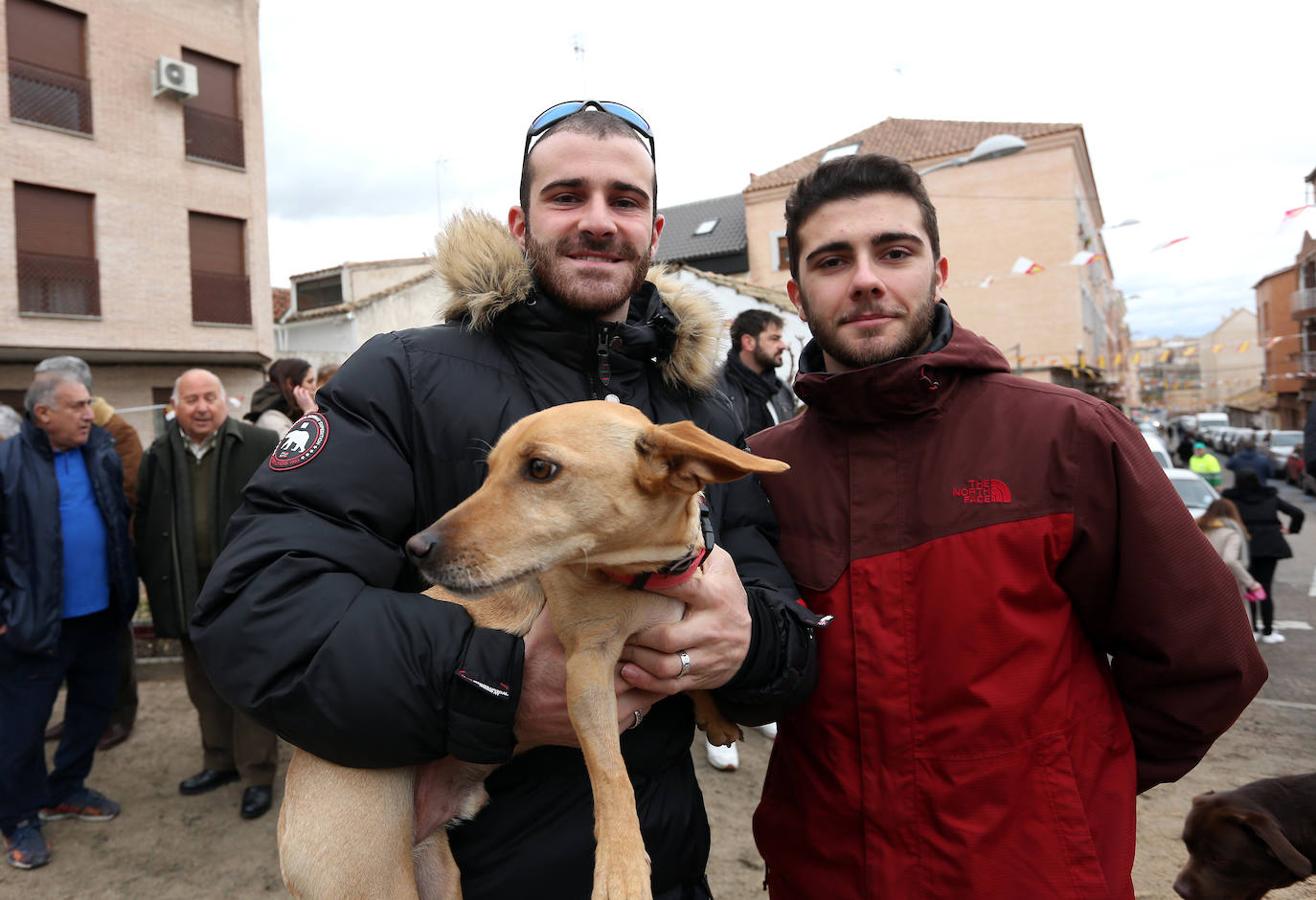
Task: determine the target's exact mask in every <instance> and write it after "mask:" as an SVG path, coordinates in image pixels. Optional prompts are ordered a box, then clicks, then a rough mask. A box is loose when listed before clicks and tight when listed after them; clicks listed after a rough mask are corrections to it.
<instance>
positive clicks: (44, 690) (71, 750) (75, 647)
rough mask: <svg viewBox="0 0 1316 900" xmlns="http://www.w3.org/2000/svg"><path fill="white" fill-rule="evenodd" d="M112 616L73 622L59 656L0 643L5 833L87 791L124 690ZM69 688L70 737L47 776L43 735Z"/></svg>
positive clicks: (0, 813) (0, 802) (0, 811)
mask: <svg viewBox="0 0 1316 900" xmlns="http://www.w3.org/2000/svg"><path fill="white" fill-rule="evenodd" d="M118 631H119V629H118V627H117V626H116V625H115V624H114V617H113V615H112V614H111V613H110V612H109V611H105V612H99V613H94V614H92V615H90V616H79V617H78V618H76V619H65V620H64V621H63V623H61V627H60V637H59V646H58V647H57V648H56V649H55V652H54V653H53V654H52V655H45V654H29V653H19V652H17V651H15V650H11V649H9V648H8V646H7V645H6V644H5V639H4V638H3V637H0V831H3V832H4V833H5V834H6V835H9V834H12V833H13V830H14V826H16V825H17V824H18V823H19V822H21V821H23V820H24V819H30V818H34V817H35V816H36V814H37V810H38V809H40V808H41V807H43V806H54V805H55V804H57V803H60V802H62V801H63V800H64V799H66V798H67V797H68V796H69V795H70V794H72V793H73V792H74V791H76V790H78V789H80V788H81V787H82V786H83V779H85V778H86V777H87V773H88V772H90V771H91V763H92V758H93V757H94V756H95V754H96V742H97V741H98V740H100V736H101V735H102V734H103V733H104V732H105V726H106V725H108V724H109V721H110V711H111V710H112V709H113V707H114V695H115V690H116V689H117V687H118V674H119V651H120V648H121V646H122V643H121V641H120V639H119V635H118V633H117V632H118ZM66 681H67V682H68V697H67V700H66V701H65V707H64V735H63V737H61V738H60V741H59V747H58V748H56V750H55V770H54V771H53V772H50V773H47V771H46V753H45V742H44V740H43V735H44V733H45V729H46V723H47V722H48V721H49V720H50V712H51V710H52V709H53V708H54V706H55V698H56V697H57V696H59V687H60V685H61V684H62V683H64V682H66Z"/></svg>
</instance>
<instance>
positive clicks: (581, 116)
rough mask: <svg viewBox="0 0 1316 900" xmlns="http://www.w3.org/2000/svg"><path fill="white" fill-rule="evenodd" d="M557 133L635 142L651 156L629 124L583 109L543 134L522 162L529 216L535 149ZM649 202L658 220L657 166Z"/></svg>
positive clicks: (524, 202)
mask: <svg viewBox="0 0 1316 900" xmlns="http://www.w3.org/2000/svg"><path fill="white" fill-rule="evenodd" d="M558 132H567V133H569V134H586V135H589V136H590V137H593V138H595V139H596V140H600V141H605V140H607V139H608V138H614V137H628V138H633V139H635V140H636V141H638V142H639V144H640V146H641V147H643V148H644V154H645V156H648V155H649V144H648V143H647V142H646V141H645V139H644V137H643V136H642V135H641V134H640V133H639V132H638V131H636V130H635V129H634V128H632V127H631V126H630V125H627V124H626V120H625V119H620V118H618V117H617V116H614V115H613V114H612V113H605V112H603V111H602V110H598V109H582V110H581V111H580V112H578V113H573V114H572V115H569V116H567V117H566V118H565V119H563V120H562V121H560V122H555V123H553V124H552V125H550V126H549V127H548V128H547V129H545V130H544V133H543V134H541V135H539V137H537V138H535V143H534V145H533V146H531V148H530V153H529V154H527V155H526V158H525V159H524V160H523V161H522V162H521V195H520V196H521V209H523V210H525V211H526V212H527V213H529V211H530V182H532V181H534V179H535V175H534V171H533V169H532V168H531V165H530V162H531V159H532V157H534V155H535V147H538V146H539V145H540V144H542V143H543V142H544V141H546V140H548V138H549V137H551V136H552V135H555V134H557V133H558ZM649 199H650V201H651V202H652V203H653V215H654V216H655V218H656V217H657V215H658V169H657V167H656V164H655V168H654V173H653V196H652V197H650V198H649Z"/></svg>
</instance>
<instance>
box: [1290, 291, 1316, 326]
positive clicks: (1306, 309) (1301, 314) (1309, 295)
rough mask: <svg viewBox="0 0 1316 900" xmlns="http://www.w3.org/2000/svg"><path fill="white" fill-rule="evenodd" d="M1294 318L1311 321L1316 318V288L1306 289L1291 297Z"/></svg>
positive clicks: (1295, 292) (1294, 293) (1296, 292)
mask: <svg viewBox="0 0 1316 900" xmlns="http://www.w3.org/2000/svg"><path fill="white" fill-rule="evenodd" d="M1289 307H1290V308H1291V309H1292V310H1293V318H1295V319H1310V318H1312V317H1314V316H1316V287H1309V288H1304V289H1303V290H1300V291H1294V292H1293V293H1292V294H1290V295H1289Z"/></svg>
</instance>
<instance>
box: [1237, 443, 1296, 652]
mask: <svg viewBox="0 0 1316 900" xmlns="http://www.w3.org/2000/svg"><path fill="white" fill-rule="evenodd" d="M1224 497H1225V498H1226V499H1228V500H1232V501H1234V505H1235V506H1237V507H1238V515H1239V518H1240V519H1241V520H1242V522H1243V525H1244V527H1246V528H1247V530H1248V533H1249V534H1250V535H1251V536H1252V537H1251V539H1250V540H1249V541H1248V554H1249V555H1250V556H1251V562H1250V563H1249V564H1248V567H1247V570H1248V572H1249V573H1250V574H1251V575H1252V577H1253V578H1255V579H1256V580H1257V581H1258V582H1260V583H1261V587H1262V589H1263V590H1264V591H1265V596H1264V599H1262V600H1261V601H1260V602H1259V603H1253V604H1250V605H1251V607H1252V631H1253V632H1254V633H1255V632H1256V631H1257V613H1258V609H1257V607H1260V610H1259V612H1260V614H1261V641H1262V642H1263V643H1266V644H1278V643H1280V642H1281V641H1283V640H1284V635H1282V634H1280V633H1279V632H1278V631H1275V630H1274V625H1275V600H1274V597H1275V592H1274V590H1273V589H1272V588H1271V582H1272V581H1273V580H1274V578H1275V566H1277V565H1278V564H1279V561H1280V560H1281V559H1288V558H1290V557H1291V556H1293V549H1292V548H1291V547H1290V546H1289V542H1288V541H1286V540H1284V534H1285V531H1286V529H1285V528H1284V526H1283V524H1282V523H1281V522H1280V519H1279V515H1278V514H1279V513H1284V515H1286V516H1288V517H1289V526H1288V529H1287V532H1288V533H1289V534H1297V533H1298V532H1299V531H1301V530H1302V520H1303V519H1305V518H1306V514H1305V513H1303V511H1302V510H1301V509H1299V508H1298V507H1296V506H1294V505H1293V504H1292V503H1289V502H1288V501H1286V500H1283V499H1282V498H1281V497H1280V496H1279V493H1278V491H1276V490H1275V489H1274V488H1273V487H1269V486H1267V485H1263V484H1262V483H1261V479H1259V478H1257V473H1256V472H1253V471H1252V470H1251V469H1245V470H1243V471H1241V472H1235V473H1234V486H1233V487H1231V488H1229V489H1228V490H1226V491H1225V492H1224Z"/></svg>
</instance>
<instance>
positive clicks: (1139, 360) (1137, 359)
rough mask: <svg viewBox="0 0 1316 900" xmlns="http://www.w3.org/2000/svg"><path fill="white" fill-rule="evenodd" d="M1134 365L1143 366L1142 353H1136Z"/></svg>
mask: <svg viewBox="0 0 1316 900" xmlns="http://www.w3.org/2000/svg"><path fill="white" fill-rule="evenodd" d="M1132 363H1133V365H1134V366H1139V365H1141V364H1142V354H1141V353H1135V354H1133V359H1132Z"/></svg>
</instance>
